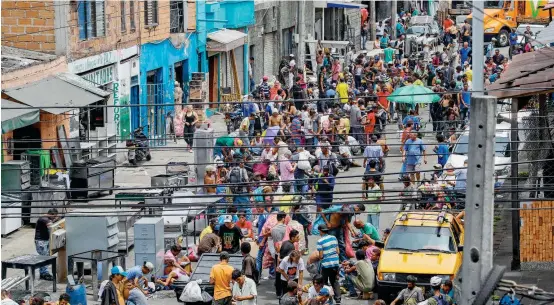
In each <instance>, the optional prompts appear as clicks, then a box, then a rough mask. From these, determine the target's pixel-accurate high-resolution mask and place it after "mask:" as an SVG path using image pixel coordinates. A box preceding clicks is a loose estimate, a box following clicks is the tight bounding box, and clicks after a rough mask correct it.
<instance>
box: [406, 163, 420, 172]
mask: <svg viewBox="0 0 554 305" xmlns="http://www.w3.org/2000/svg"><path fill="white" fill-rule="evenodd" d="M420 169H421V164H419V163H418V164H406V172H408V173H411V172H416V171H419V170H420Z"/></svg>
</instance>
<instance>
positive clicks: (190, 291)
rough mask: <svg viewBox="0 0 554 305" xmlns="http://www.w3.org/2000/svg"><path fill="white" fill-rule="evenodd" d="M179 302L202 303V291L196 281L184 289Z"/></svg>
mask: <svg viewBox="0 0 554 305" xmlns="http://www.w3.org/2000/svg"><path fill="white" fill-rule="evenodd" d="M179 300H181V301H183V302H185V303H194V302H202V290H201V289H200V285H198V282H196V281H190V282H189V283H188V284H187V285H186V286H185V289H183V293H181V296H180V297H179Z"/></svg>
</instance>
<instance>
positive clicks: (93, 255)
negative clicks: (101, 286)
mask: <svg viewBox="0 0 554 305" xmlns="http://www.w3.org/2000/svg"><path fill="white" fill-rule="evenodd" d="M116 260H117V263H116ZM85 262H90V265H91V267H90V272H91V276H92V295H93V296H96V295H98V263H101V264H102V266H101V269H102V280H106V279H108V275H109V270H110V267H109V265H110V263H112V265H113V266H121V267H122V268H123V270H125V269H126V268H125V254H124V253H119V252H118V251H117V249H116V251H106V250H91V251H86V252H81V253H77V254H73V255H70V256H69V257H68V258H67V269H68V270H67V271H68V272H67V274H68V276H73V275H74V272H73V270H74V265H75V263H76V264H77V278H81V277H82V276H83V275H84V273H85V272H84V271H85V270H84V263H85Z"/></svg>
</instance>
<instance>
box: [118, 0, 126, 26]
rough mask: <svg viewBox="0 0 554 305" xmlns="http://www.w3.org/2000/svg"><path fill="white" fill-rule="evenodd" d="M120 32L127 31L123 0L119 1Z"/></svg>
mask: <svg viewBox="0 0 554 305" xmlns="http://www.w3.org/2000/svg"><path fill="white" fill-rule="evenodd" d="M120 4H121V12H120V15H121V32H125V31H127V26H126V25H125V1H124V0H123V1H121V2H120Z"/></svg>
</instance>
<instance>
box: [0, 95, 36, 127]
mask: <svg viewBox="0 0 554 305" xmlns="http://www.w3.org/2000/svg"><path fill="white" fill-rule="evenodd" d="M6 108H21V109H6ZM1 110H2V133H3V134H4V133H6V132H8V131H12V130H14V129H18V128H22V127H25V126H29V125H32V124H34V123H36V122H38V121H39V119H40V111H39V110H38V109H34V108H31V107H29V106H26V105H22V104H18V103H14V102H12V101H8V100H4V99H2V109H1Z"/></svg>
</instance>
